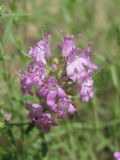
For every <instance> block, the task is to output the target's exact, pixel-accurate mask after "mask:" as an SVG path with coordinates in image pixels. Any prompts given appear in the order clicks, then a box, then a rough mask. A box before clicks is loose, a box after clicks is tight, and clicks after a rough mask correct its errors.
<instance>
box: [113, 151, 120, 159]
mask: <svg viewBox="0 0 120 160" xmlns="http://www.w3.org/2000/svg"><path fill="white" fill-rule="evenodd" d="M114 158H115V159H116V160H120V152H115V153H114Z"/></svg>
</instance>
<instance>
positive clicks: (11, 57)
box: [0, 0, 120, 160]
mask: <svg viewBox="0 0 120 160" xmlns="http://www.w3.org/2000/svg"><path fill="white" fill-rule="evenodd" d="M119 11H120V1H119V0H116V1H110V0H101V1H100V0H96V1H94V0H86V1H85V0H61V1H60V0H54V1H50V0H44V1H43V0H41V1H40V0H34V1H32V0H21V1H17V0H7V1H5V0H1V1H0V26H1V27H0V28H1V29H0V37H1V38H0V160H8V159H9V160H33V159H34V160H38V159H40V160H42V159H45V160H77V159H80V160H88V159H90V160H91V159H92V160H112V159H113V152H114V151H117V150H120V127H119V126H120V83H119V82H120V27H119V26H120V20H119ZM43 25H44V27H45V28H44V30H45V31H47V32H50V34H51V35H52V36H54V37H55V38H54V39H55V40H54V39H53V41H52V45H53V44H56V43H57V42H60V41H61V40H60V38H59V37H60V34H61V33H60V30H63V34H75V35H76V39H77V38H78V36H77V35H78V34H79V33H81V32H82V33H83V35H82V37H81V39H80V40H79V43H78V44H77V45H79V46H80V47H85V44H86V43H87V42H89V41H93V44H94V45H93V51H94V53H95V56H94V59H95V62H96V63H97V64H99V66H100V67H101V70H100V72H99V73H97V74H96V75H95V77H94V79H95V93H96V94H95V98H94V99H93V100H91V102H89V103H88V104H82V103H80V102H79V97H75V98H74V99H75V100H76V104H77V105H78V106H79V108H80V112H79V113H78V114H77V115H75V116H73V117H69V118H67V119H65V120H64V121H61V123H60V125H59V126H56V127H53V128H52V131H51V132H50V133H49V134H46V135H43V133H42V132H41V130H38V129H36V128H33V126H32V124H30V123H29V120H28V117H27V114H28V113H27V111H26V109H25V108H24V102H25V101H29V102H31V101H32V102H33V101H36V100H35V99H30V98H29V97H25V96H21V95H20V91H19V89H20V86H19V76H18V75H17V74H16V72H19V70H20V69H21V68H22V69H24V68H25V66H26V65H27V63H28V61H29V58H28V57H26V56H25V54H26V52H27V50H28V49H29V47H30V46H32V45H33V44H34V43H35V42H36V41H37V40H39V39H40V38H41V37H42V36H41V35H42V34H41V26H43ZM56 54H57V52H56ZM7 112H9V113H11V116H12V118H11V121H10V122H6V121H4V115H5V113H7Z"/></svg>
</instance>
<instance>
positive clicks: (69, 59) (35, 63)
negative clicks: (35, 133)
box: [20, 33, 98, 132]
mask: <svg viewBox="0 0 120 160" xmlns="http://www.w3.org/2000/svg"><path fill="white" fill-rule="evenodd" d="M73 39H74V37H73V36H65V37H64V40H63V43H62V44H61V45H59V50H60V51H61V52H62V54H61V56H60V57H58V58H57V57H54V56H53V54H51V49H50V40H51V36H50V35H49V34H48V33H45V35H44V39H43V40H41V41H39V42H38V43H37V44H36V45H35V46H34V47H33V48H31V49H30V50H29V52H28V55H29V56H30V57H31V62H30V63H29V64H28V67H27V71H24V72H22V73H21V80H20V82H21V93H22V94H29V95H31V96H37V97H38V99H39V100H40V104H29V103H28V104H26V108H27V109H28V110H29V112H30V113H29V117H30V118H31V119H32V122H33V123H34V125H35V126H36V127H38V128H42V129H43V131H45V132H49V131H50V128H51V126H53V125H57V122H56V121H55V120H53V117H54V119H62V118H64V117H65V116H67V115H71V114H74V113H76V112H77V110H76V107H75V106H74V105H73V101H72V98H71V97H73V96H75V94H80V97H81V99H82V101H83V102H88V101H89V99H90V98H92V97H93V96H94V90H93V74H94V73H95V72H96V71H97V70H98V67H97V66H96V65H95V64H93V63H92V62H91V58H90V53H91V44H88V46H87V48H86V49H84V50H82V49H80V48H77V47H76V46H75V45H74V41H73ZM33 87H35V88H36V90H35V92H34V91H33ZM76 90H77V93H76Z"/></svg>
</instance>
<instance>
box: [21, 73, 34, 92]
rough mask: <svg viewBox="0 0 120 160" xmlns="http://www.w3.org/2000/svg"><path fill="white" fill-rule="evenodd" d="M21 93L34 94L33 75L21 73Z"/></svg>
mask: <svg viewBox="0 0 120 160" xmlns="http://www.w3.org/2000/svg"><path fill="white" fill-rule="evenodd" d="M20 83H21V93H22V94H26V93H28V94H30V95H33V92H32V85H33V83H32V79H31V77H29V76H28V75H25V74H21V81H20Z"/></svg>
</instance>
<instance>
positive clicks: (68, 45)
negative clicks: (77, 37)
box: [61, 36, 75, 57]
mask: <svg viewBox="0 0 120 160" xmlns="http://www.w3.org/2000/svg"><path fill="white" fill-rule="evenodd" d="M61 48H62V57H68V56H69V54H70V53H71V51H72V50H73V49H74V48H75V46H74V43H73V36H65V37H64V42H63V44H62V47H61Z"/></svg>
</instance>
